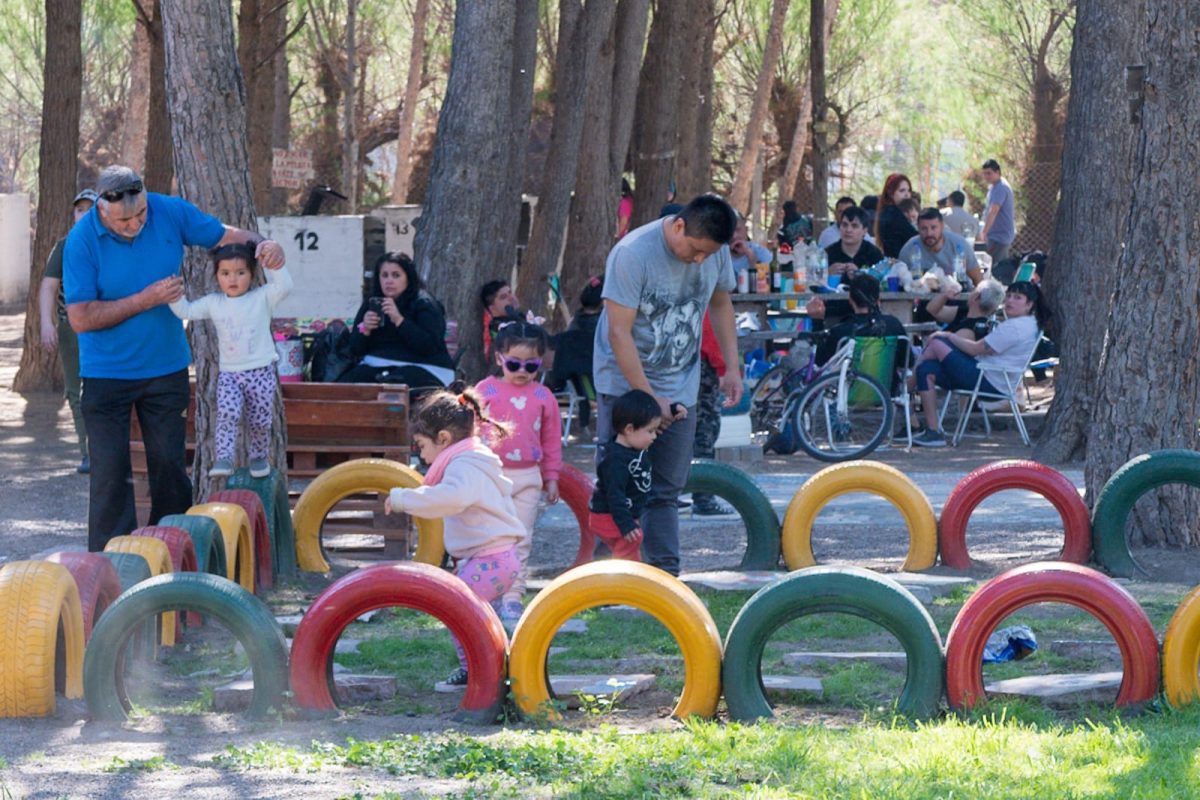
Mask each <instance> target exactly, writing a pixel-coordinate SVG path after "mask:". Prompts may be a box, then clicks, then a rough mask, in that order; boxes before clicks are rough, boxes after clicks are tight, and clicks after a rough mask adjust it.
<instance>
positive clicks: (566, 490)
mask: <svg viewBox="0 0 1200 800" xmlns="http://www.w3.org/2000/svg"><path fill="white" fill-rule="evenodd" d="M558 496H559V497H560V498H561V499H562V501H563V502H564V503H566V504H567V508H569V509H571V513H572V514H574V515H575V520H576V521H577V522H578V523H579V552H577V553H576V554H575V563H574V564H572V565H571V567H572V568H574V567H578V566H579V565H581V564H587V563H589V562H591V560H592V555H593V553H595V552H596V534H595V533H593V532H592V529H591V527H590V526H589V525H588V513H589V512H588V503H590V502H592V479H591V478H589V477H588V476H587V475H585V474H584V473H583V472H582V471H581V470H578V469H576V468H575V467H573V466H571V465H570V464H563V468H562V472H560V473H559V474H558Z"/></svg>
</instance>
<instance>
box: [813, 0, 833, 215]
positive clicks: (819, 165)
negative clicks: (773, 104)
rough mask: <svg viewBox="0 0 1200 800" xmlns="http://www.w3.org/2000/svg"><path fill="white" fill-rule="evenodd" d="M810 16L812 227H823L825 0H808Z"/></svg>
mask: <svg viewBox="0 0 1200 800" xmlns="http://www.w3.org/2000/svg"><path fill="white" fill-rule="evenodd" d="M811 3H812V5H811V9H810V10H811V12H812V15H811V18H810V20H809V31H810V33H811V36H812V39H811V43H810V44H809V52H808V64H809V67H808V82H809V85H810V86H811V87H812V113H813V124H812V129H813V130H812V137H813V147H812V165H813V175H812V193H813V202H812V224H813V231H814V232H819V231H823V230H825V225H826V222H827V221H828V214H829V197H828V191H829V169H828V162H827V160H826V157H825V156H826V153H828V151H829V139H828V138H827V135H828V132H827V131H825V129H824V128H825V125H826V124H827V123H826V120H825V117H826V109H827V106H826V101H827V98H826V96H825V49H826V47H827V46H828V45H827V42H828V40H827V39H826V37H825V25H824V21H825V19H826V16H825V0H811Z"/></svg>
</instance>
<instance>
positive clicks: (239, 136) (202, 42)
mask: <svg viewBox="0 0 1200 800" xmlns="http://www.w3.org/2000/svg"><path fill="white" fill-rule="evenodd" d="M163 32H164V37H163V38H164V41H165V43H166V59H167V72H166V84H167V96H168V103H169V105H170V109H171V131H172V135H173V137H174V140H175V154H176V160H175V171H176V174H177V175H178V176H179V193H180V195H182V196H183V197H184V198H185V199H187V200H190V201H191V202H192V203H194V204H195V205H196V206H198V207H199V208H201V209H203V210H205V211H207V212H209V213H211V214H213V215H215V216H216V217H217V218H218V219H220V220H221V221H222V222H224V223H226V224H228V225H235V226H237V227H240V228H248V229H250V230H253V229H254V228H255V227H256V222H255V213H254V194H253V191H252V189H251V186H250V154H249V149H248V147H247V145H246V88H245V84H244V83H243V80H242V71H241V68H240V67H239V66H238V60H237V51H236V50H235V48H234V43H233V19H232V13H231V11H230V7H229V4H228V3H227V2H225V1H224V0H165V2H164V3H163ZM264 122H265V121H264ZM183 274H184V281H185V283H186V284H187V293H188V296H189V297H198V296H201V295H203V294H205V293H207V292H211V291H215V290H216V281H215V279H214V278H213V275H212V268H211V266H210V261H209V259H208V258H207V257H206V254H205V253H203V252H200V251H198V250H196V249H193V250H192V251H190V252H189V253H188V256H187V258H186V259H185V260H184V266H183ZM188 338H189V341H190V342H191V346H192V360H193V363H194V364H195V368H196V457H195V460H194V461H193V463H192V486H193V491H194V494H195V497H196V499H197V500H199V499H200V498H203V497H207V496H208V493H209V490H210V489H211V488H213V487H212V484H213V480H212V479H211V478H209V477H208V469H209V467H210V466H211V465H212V462H213V459H214V442H215V437H214V435H213V431H214V428H215V424H216V389H217V381H216V378H217V356H218V350H217V337H216V334H215V332H214V331H213V328H212V324H211V323H209V322H200V323H196V322H193V323H191V327H190V335H189V337H188ZM271 463H272V464H273V465H274V466H275V467H276V468H277V469H279V470H280V471H286V469H287V427H286V423H285V421H284V418H283V403H282V400H281V397H280V394H279V389H278V386H277V387H276V391H275V420H274V425H273V428H272V431H271Z"/></svg>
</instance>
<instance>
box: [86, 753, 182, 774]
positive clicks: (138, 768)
mask: <svg viewBox="0 0 1200 800" xmlns="http://www.w3.org/2000/svg"><path fill="white" fill-rule="evenodd" d="M160 769H178V767H177V766H176V765H175V764H172V763H171V762H170V761H167V759H166V758H165V757H163V756H153V757H151V758H131V759H124V758H121V757H120V756H113V757H112V760H111V761H109V762H108V763H107V764H105V765H104V766H103V767H101V770H102V771H103V772H108V773H125V772H155V771H156V770H160Z"/></svg>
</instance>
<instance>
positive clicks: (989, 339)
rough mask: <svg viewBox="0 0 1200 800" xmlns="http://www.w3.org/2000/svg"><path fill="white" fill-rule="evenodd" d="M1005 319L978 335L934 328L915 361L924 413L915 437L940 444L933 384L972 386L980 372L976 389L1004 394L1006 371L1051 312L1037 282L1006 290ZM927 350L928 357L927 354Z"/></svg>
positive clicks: (1022, 360)
mask: <svg viewBox="0 0 1200 800" xmlns="http://www.w3.org/2000/svg"><path fill="white" fill-rule="evenodd" d="M1004 314H1005V317H1006V319H1005V320H1004V322H1001V323H1000V324H999V325H997V326H996V328H995V329H994V330H993V331H992V332H991V333H989V334H988V335H987V336H985V337H983V338H982V339H980V340H978V341H971V340H968V339H964V338H962V337H959V336H955V335H953V334H951V333H949V332H947V331H938V332H937V333H935V334H933V336H932V337H931V338H930V341H929V344H928V345H927V346H926V348H925V353H924V354H922V358H923V359H925V360H923V361H922V362H921V363H920V364H918V365H917V393H918V394H919V395H920V396H921V408H922V411H923V413H924V414H925V430H924V431H923V432H922V433H921V434H920V435H919V436H916V437H914V438H913V444H917V445H921V446H922V447H942V446H944V445H945V444H946V437H945V435H944V434H943V433H942V432H941V431H940V430H939V428H938V414H937V387H939V386H940V387H941V388H943V389H973V388H975V382H976V381H977V380H979V373H980V372H983V381H982V383H980V391H982V392H991V393H994V394H1008V393H1009V392H1008V389H1009V383H1010V382H1011V378H1009V379H1008V380H1006V378H1005V373H1015V372H1016V371H1017V370H1020V369H1023V368H1024V367H1025V364H1026V363H1027V362H1028V361H1029V354H1030V353H1031V352H1032V351H1033V348H1034V347H1035V346H1036V345H1037V341H1038V337H1039V336H1040V335H1041V330H1042V329H1043V328H1044V327H1045V326H1046V323H1047V321H1049V318H1050V311H1049V309H1047V308H1046V304H1045V302H1044V301H1043V300H1042V294H1041V292H1040V291H1039V290H1038V287H1037V286H1036V285H1035V284H1033V283H1030V282H1029V281H1020V282H1018V283H1014V284H1013V285H1012V286H1009V287H1008V292H1007V294H1005V296H1004ZM926 356H928V357H926Z"/></svg>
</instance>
